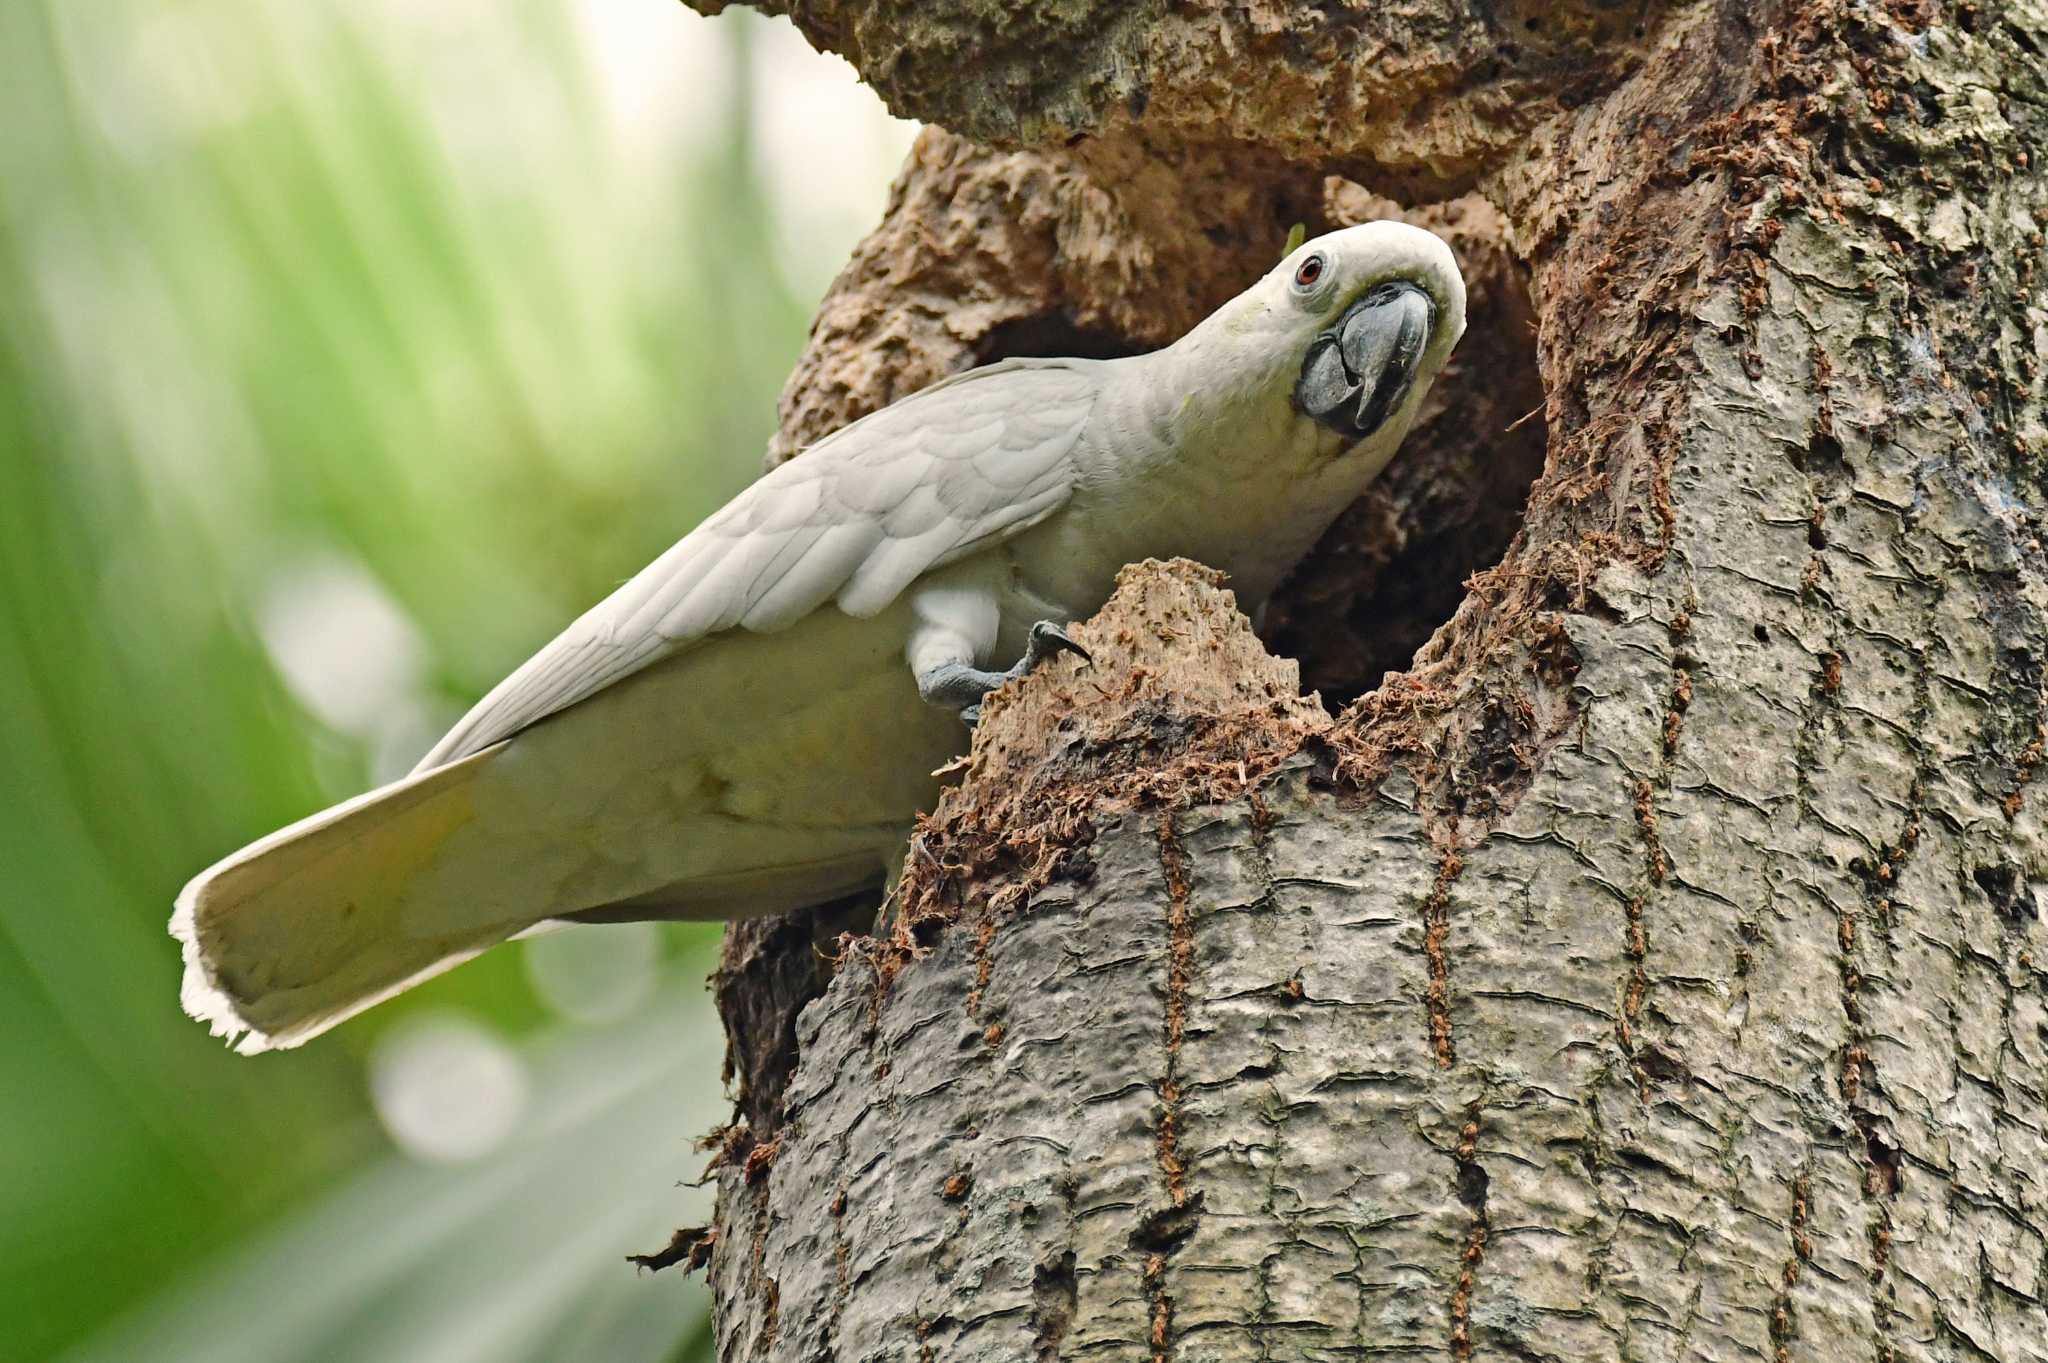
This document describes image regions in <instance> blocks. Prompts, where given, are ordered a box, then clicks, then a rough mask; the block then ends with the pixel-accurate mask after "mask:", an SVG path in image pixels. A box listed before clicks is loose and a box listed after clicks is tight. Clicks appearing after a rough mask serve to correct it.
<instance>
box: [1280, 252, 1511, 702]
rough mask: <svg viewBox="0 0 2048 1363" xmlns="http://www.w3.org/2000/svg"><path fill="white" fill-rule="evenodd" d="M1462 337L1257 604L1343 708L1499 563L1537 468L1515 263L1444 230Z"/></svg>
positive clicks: (1315, 684)
mask: <svg viewBox="0 0 2048 1363" xmlns="http://www.w3.org/2000/svg"><path fill="white" fill-rule="evenodd" d="M1453 246H1454V248H1455V249H1456V250H1457V252H1458V255H1459V259H1460V263H1461V265H1462V266H1463V268H1464V270H1465V276H1466V287H1467V291H1468V295H1469V296H1468V301H1467V325H1466V329H1465V337H1464V340H1463V341H1461V342H1460V343H1459V346H1458V349H1457V352H1456V353H1455V354H1454V355H1453V356H1452V357H1451V362H1450V364H1449V365H1448V366H1446V368H1445V371H1444V373H1443V374H1442V375H1440V376H1439V377H1438V379H1437V381H1436V383H1435V385H1434V386H1433V387H1432V388H1431V390H1430V395H1429V399H1428V403H1427V405H1426V406H1425V407H1424V409H1423V412H1422V415H1421V416H1420V417H1419V418H1418V419H1417V421H1416V424H1415V428H1414V429H1413V430H1411V431H1410V432H1409V434H1408V438H1407V440H1406V441H1404V442H1403V443H1402V446H1401V451H1400V453H1399V454H1397V455H1396V456H1395V457H1394V462H1393V463H1392V464H1390V465H1388V467H1387V470H1386V472H1385V473H1383V474H1381V475H1380V477H1379V479H1378V481H1377V482H1375V483H1374V484H1373V485H1372V486H1371V487H1370V488H1368V489H1366V492H1365V495H1364V496H1363V497H1361V498H1359V500H1358V501H1356V502H1355V503H1353V504H1352V505H1351V507H1350V508H1349V509H1347V510H1346V511H1345V512H1344V513H1343V514H1342V515H1341V516H1339V517H1338V518H1337V520H1336V521H1335V523H1333V524H1332V525H1331V527H1330V529H1329V530H1328V531H1327V532H1326V533H1325V534H1324V535H1323V538H1322V541H1321V542H1320V543H1319V544H1318V545H1317V546H1316V548H1315V550H1314V551H1313V552H1312V553H1311V554H1310V555H1309V556H1308V558H1307V559H1305V560H1303V562H1302V564H1301V566H1300V567H1298V568H1297V569H1296V570H1295V571H1294V574H1293V576H1292V577H1290V578H1289V579H1288V580H1287V582H1286V583H1284V584H1283V585H1282V586H1281V588H1280V590H1279V592H1277V593H1276V594H1275V596H1274V598H1273V600H1272V601H1271V602H1270V603H1269V605H1268V607H1267V612H1266V616H1265V619H1264V621H1263V622H1262V623H1263V628H1262V631H1261V632H1262V634H1263V635H1264V637H1265V640H1266V643H1267V645H1268V646H1269V647H1270V648H1271V649H1272V650H1273V651H1274V652H1275V653H1278V654H1280V655H1282V656H1285V657H1292V658H1294V659H1296V660H1298V661H1299V662H1300V664H1301V681H1302V687H1303V689H1304V690H1313V691H1317V692H1320V693H1321V694H1322V698H1323V702H1324V704H1326V705H1328V706H1330V707H1331V708H1332V709H1342V708H1343V707H1344V706H1346V705H1349V704H1350V703H1351V702H1352V701H1354V700H1356V699H1357V698H1358V697H1360V696H1362V695H1364V694H1365V693H1366V692H1368V691H1372V690H1374V689H1376V688H1377V687H1378V686H1379V685H1380V683H1381V682H1382V680H1384V678H1385V677H1386V675H1387V674H1388V673H1390V672H1401V671H1405V670H1407V669H1408V667H1409V664H1410V662H1411V661H1412V660H1413V658H1414V657H1415V653H1416V650H1418V649H1420V648H1421V647H1422V646H1423V645H1424V644H1425V643H1427V642H1428V641H1429V639H1430V636H1431V635H1433V634H1434V633H1435V632H1436V630H1437V628H1438V627H1439V626H1441V625H1442V624H1444V622H1446V621H1447V620H1449V619H1450V618H1451V616H1452V614H1453V613H1455V612H1456V610H1457V609H1458V605H1459V603H1460V602H1462V601H1463V600H1464V598H1465V581H1466V579H1467V578H1469V577H1470V576H1471V575H1472V574H1473V573H1474V572H1477V571H1479V570H1480V569H1483V568H1487V567H1491V566H1492V565H1493V564H1495V563H1498V562H1499V561H1500V560H1501V557H1502V555H1503V554H1504V553H1505V552H1506V550H1507V547H1508V544H1509V542H1510V541H1512V540H1513V539H1514V537H1515V533H1516V532H1517V531H1518V530H1520V529H1521V525H1522V516H1523V510H1524V507H1525V505H1526V503H1527V501H1528V497H1529V488H1530V486H1531V484H1533V483H1534V482H1535V480H1536V476H1537V475H1538V474H1539V473H1541V472H1542V470H1543V455H1544V447H1545V444H1546V442H1547V439H1548V432H1547V430H1546V429H1545V426H1544V420H1543V403H1544V392H1543V379H1542V374H1541V372H1540V370H1539V369H1538V367H1537V358H1536V328H1535V312H1534V310H1533V308H1532V307H1531V305H1530V300H1529V287H1528V276H1527V272H1526V271H1525V270H1524V269H1523V267H1522V265H1521V264H1520V262H1518V261H1516V260H1515V259H1514V258H1513V257H1512V256H1511V255H1510V254H1509V252H1508V251H1507V249H1506V248H1505V247H1504V246H1502V245H1500V244H1498V243H1497V242H1488V241H1485V240H1483V239H1467V240H1463V241H1459V240H1454V241H1453Z"/></svg>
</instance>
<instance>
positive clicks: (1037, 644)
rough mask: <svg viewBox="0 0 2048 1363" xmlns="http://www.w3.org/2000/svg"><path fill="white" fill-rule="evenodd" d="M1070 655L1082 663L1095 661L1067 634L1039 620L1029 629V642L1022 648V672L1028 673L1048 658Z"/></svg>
mask: <svg viewBox="0 0 2048 1363" xmlns="http://www.w3.org/2000/svg"><path fill="white" fill-rule="evenodd" d="M1062 653H1071V654H1073V655H1074V656H1075V657H1077V658H1079V659H1080V660H1081V661H1082V662H1084V663H1092V662H1094V661H1095V657H1094V655H1093V654H1091V653H1089V651H1088V650H1087V649H1085V648H1083V647H1081V646H1080V645H1079V644H1077V643H1075V642H1074V641H1073V640H1072V639H1071V638H1069V637H1068V636H1067V632H1066V631H1065V630H1063V629H1061V628H1060V627H1059V626H1058V625H1056V624H1054V623H1053V622H1052V621H1050V620H1040V621H1039V622H1038V623H1037V624H1035V625H1033V626H1032V627H1031V639H1030V642H1028V643H1027V644H1025V646H1024V670H1025V671H1027V672H1028V671H1030V670H1031V669H1032V668H1034V667H1036V666H1038V664H1040V663H1042V662H1044V661H1045V660H1046V659H1048V658H1055V657H1058V656H1059V655H1060V654H1062Z"/></svg>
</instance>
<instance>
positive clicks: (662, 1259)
mask: <svg viewBox="0 0 2048 1363" xmlns="http://www.w3.org/2000/svg"><path fill="white" fill-rule="evenodd" d="M717 1244H718V1228H717V1227H716V1226H685V1227H683V1228H682V1229H680V1230H678V1231H677V1232H676V1233H675V1234H674V1235H672V1236H670V1237H669V1241H668V1244H667V1245H665V1246H663V1247H662V1248H660V1249H658V1250H656V1251H654V1253H652V1254H628V1255H627V1256H626V1262H627V1263H629V1264H631V1265H633V1267H635V1268H644V1269H646V1270H648V1271H649V1272H652V1273H659V1272H661V1270H663V1269H664V1268H674V1267H675V1266H676V1265H677V1264H681V1265H682V1266H683V1275H684V1276H685V1277H688V1276H689V1275H690V1274H692V1273H695V1272H696V1271H697V1270H698V1269H701V1268H706V1267H709V1265H710V1263H711V1251H712V1249H713V1248H714V1247H715V1246H716V1245H717Z"/></svg>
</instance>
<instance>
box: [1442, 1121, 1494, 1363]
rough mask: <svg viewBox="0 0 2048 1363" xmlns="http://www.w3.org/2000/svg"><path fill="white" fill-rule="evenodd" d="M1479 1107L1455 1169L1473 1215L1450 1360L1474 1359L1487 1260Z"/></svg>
mask: <svg viewBox="0 0 2048 1363" xmlns="http://www.w3.org/2000/svg"><path fill="white" fill-rule="evenodd" d="M1478 1149H1479V1107H1478V1105H1477V1104H1476V1103H1475V1104H1474V1105H1473V1106H1472V1108H1471V1110H1470V1111H1469V1113H1468V1114H1467V1116H1466V1120H1465V1125H1464V1127H1463V1129H1461V1130H1460V1131H1459V1132H1458V1147H1457V1156H1456V1162H1455V1165H1454V1170H1455V1178H1456V1183H1457V1189H1456V1191H1457V1195H1458V1200H1459V1201H1460V1202H1462V1203H1464V1204H1465V1206H1466V1208H1467V1209H1468V1210H1470V1211H1471V1213H1472V1224H1471V1226H1470V1227H1469V1228H1468V1229H1467V1230H1466V1232H1465V1243H1464V1246H1463V1249H1462V1251H1461V1252H1460V1253H1459V1255H1458V1265H1457V1269H1456V1281H1457V1286H1456V1287H1455V1288H1454V1289H1453V1290H1452V1292H1451V1311H1450V1314H1451V1336H1450V1350H1451V1357H1452V1358H1454V1359H1458V1360H1460V1363H1463V1360H1466V1359H1469V1358H1471V1357H1472V1330H1471V1323H1472V1292H1473V1289H1474V1287H1475V1286H1476V1285H1477V1283H1478V1280H1479V1266H1480V1264H1481V1263H1483V1262H1484V1261H1485V1259H1486V1233H1487V1229H1488V1227H1487V1219H1486V1183H1487V1179H1486V1169H1485V1166H1484V1165H1482V1164H1480V1163H1479V1158H1478Z"/></svg>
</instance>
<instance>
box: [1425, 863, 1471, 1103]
mask: <svg viewBox="0 0 2048 1363" xmlns="http://www.w3.org/2000/svg"><path fill="white" fill-rule="evenodd" d="M1447 837H1448V838H1449V840H1450V841H1449V844H1448V845H1446V846H1445V847H1444V848H1443V849H1442V850H1441V851H1440V852H1439V853H1438V856H1437V864H1436V882H1435V883H1434V884H1433V885H1431V886H1430V887H1429V898H1428V899H1426V900H1424V901H1423V904H1422V945H1423V950H1424V951H1426V952H1427V953H1428V954H1429V993H1428V997H1427V1011H1428V1018H1429V1041H1430V1045H1431V1046H1432V1047H1433V1048H1434V1049H1435V1051H1436V1066H1437V1068H1438V1069H1440V1070H1447V1069H1449V1068H1450V1067H1451V1066H1452V1065H1453V1064H1455V1063H1457V1059H1458V1044H1457V1038H1456V1037H1455V1036H1453V1035H1452V1033H1451V952H1450V944H1449V939H1450V935H1451V909H1450V902H1451V886H1452V885H1453V884H1455V883H1456V882H1457V879H1458V873H1459V872H1460V871H1462V870H1464V869H1465V861H1464V858H1462V857H1460V856H1459V855H1458V849H1457V845H1456V837H1457V832H1456V824H1455V822H1454V823H1453V825H1452V827H1451V830H1450V831H1449V833H1448V834H1447Z"/></svg>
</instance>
